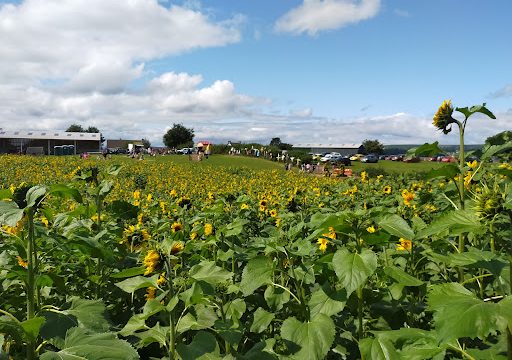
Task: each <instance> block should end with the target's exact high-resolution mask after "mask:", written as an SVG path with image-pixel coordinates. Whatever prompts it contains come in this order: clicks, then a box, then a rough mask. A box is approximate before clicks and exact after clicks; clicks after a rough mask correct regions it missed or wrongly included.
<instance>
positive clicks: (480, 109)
mask: <svg viewBox="0 0 512 360" xmlns="http://www.w3.org/2000/svg"><path fill="white" fill-rule="evenodd" d="M455 110H457V111H458V112H461V113H463V114H464V116H465V117H466V119H467V118H469V117H470V116H471V115H473V114H476V113H482V114H485V115H487V116H488V117H490V118H491V119H496V116H494V114H493V113H492V112H491V111H490V110H489V109H487V108H486V107H485V103H483V104H482V105H475V106H471V107H470V108H468V107H463V108H455Z"/></svg>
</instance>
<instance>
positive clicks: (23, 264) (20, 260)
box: [16, 255, 28, 269]
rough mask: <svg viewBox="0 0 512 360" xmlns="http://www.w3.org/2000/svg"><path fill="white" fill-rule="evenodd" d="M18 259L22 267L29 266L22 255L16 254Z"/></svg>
mask: <svg viewBox="0 0 512 360" xmlns="http://www.w3.org/2000/svg"><path fill="white" fill-rule="evenodd" d="M16 259H18V265H19V266H21V267H22V268H25V269H26V268H28V262H26V261H25V260H23V258H22V257H21V256H19V255H18V256H16Z"/></svg>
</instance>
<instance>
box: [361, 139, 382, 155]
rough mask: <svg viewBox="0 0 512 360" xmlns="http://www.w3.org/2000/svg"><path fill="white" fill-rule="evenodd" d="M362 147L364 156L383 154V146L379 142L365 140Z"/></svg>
mask: <svg viewBox="0 0 512 360" xmlns="http://www.w3.org/2000/svg"><path fill="white" fill-rule="evenodd" d="M362 146H363V148H364V152H365V154H383V153H384V144H382V143H381V142H380V141H379V140H377V139H375V140H369V139H366V140H364V141H363V143H362Z"/></svg>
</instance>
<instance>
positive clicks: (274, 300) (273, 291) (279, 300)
mask: <svg viewBox="0 0 512 360" xmlns="http://www.w3.org/2000/svg"><path fill="white" fill-rule="evenodd" d="M263 296H264V297H265V301H266V302H267V305H268V307H269V308H270V309H272V310H273V311H279V310H281V309H282V308H283V306H284V304H286V303H287V302H288V301H290V293H289V292H288V291H286V290H284V289H281V288H279V287H276V286H274V285H269V286H267V288H266V289H265V293H264V294H263Z"/></svg>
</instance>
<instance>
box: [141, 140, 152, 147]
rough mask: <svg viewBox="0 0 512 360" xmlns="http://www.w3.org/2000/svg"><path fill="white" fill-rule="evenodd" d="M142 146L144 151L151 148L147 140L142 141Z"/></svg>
mask: <svg viewBox="0 0 512 360" xmlns="http://www.w3.org/2000/svg"><path fill="white" fill-rule="evenodd" d="M142 145H143V146H144V149H149V148H150V147H151V142H150V141H149V140H148V139H142Z"/></svg>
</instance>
